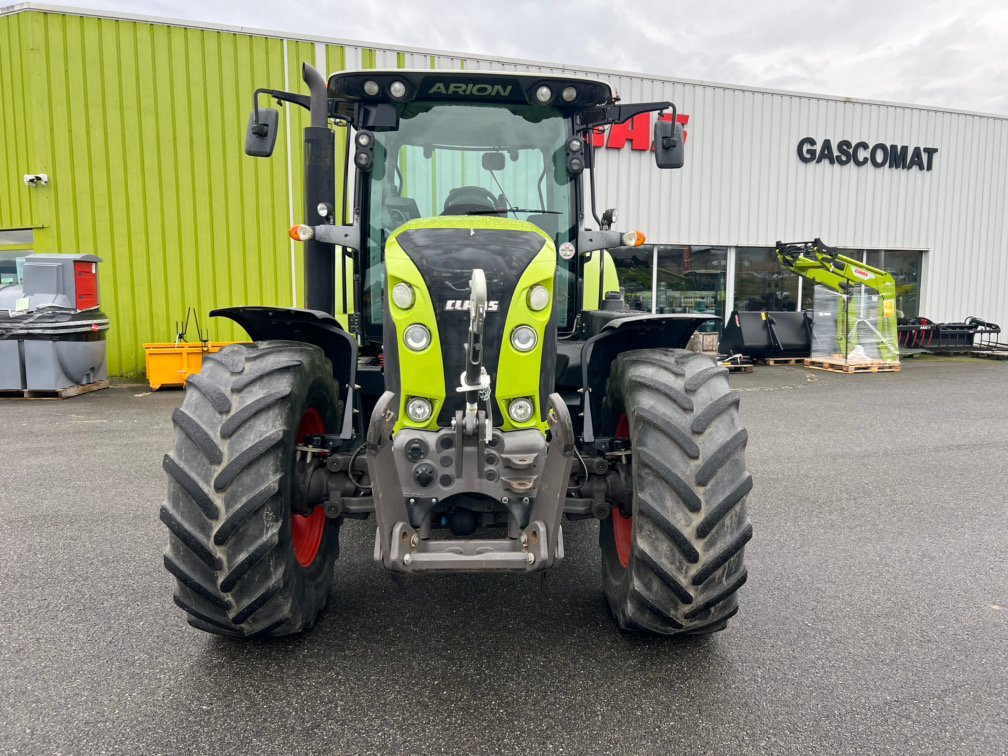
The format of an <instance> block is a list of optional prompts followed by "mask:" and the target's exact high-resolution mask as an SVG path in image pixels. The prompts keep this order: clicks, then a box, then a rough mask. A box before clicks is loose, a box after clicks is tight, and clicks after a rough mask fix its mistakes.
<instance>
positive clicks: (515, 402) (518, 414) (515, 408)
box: [508, 397, 535, 423]
mask: <svg viewBox="0 0 1008 756" xmlns="http://www.w3.org/2000/svg"><path fill="white" fill-rule="evenodd" d="M534 409H535V407H534V406H533V405H532V400H531V399H525V398H524V397H522V398H521V399H512V400H511V403H510V404H509V405H508V414H509V415H510V416H511V419H512V420H514V421H515V422H516V423H527V422H528V421H529V420H531V419H532V411H533V410H534Z"/></svg>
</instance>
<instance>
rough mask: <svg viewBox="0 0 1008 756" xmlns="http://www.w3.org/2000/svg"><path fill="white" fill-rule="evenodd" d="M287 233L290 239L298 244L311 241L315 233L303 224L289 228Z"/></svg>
mask: <svg viewBox="0 0 1008 756" xmlns="http://www.w3.org/2000/svg"><path fill="white" fill-rule="evenodd" d="M288 233H289V234H290V238H291V239H293V240H294V241H299V242H303V241H308V240H309V239H312V238H314V236H315V232H314V231H312V227H311V226H306V225H305V224H304V223H298V224H296V225H294V226H291V227H290V231H288Z"/></svg>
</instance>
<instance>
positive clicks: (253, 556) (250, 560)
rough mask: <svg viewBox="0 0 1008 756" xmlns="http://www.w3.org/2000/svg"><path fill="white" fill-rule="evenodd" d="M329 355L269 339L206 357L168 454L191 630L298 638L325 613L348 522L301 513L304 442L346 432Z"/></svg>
mask: <svg viewBox="0 0 1008 756" xmlns="http://www.w3.org/2000/svg"><path fill="white" fill-rule="evenodd" d="M337 397H339V390H338V387H337V385H336V382H335V380H334V379H333V374H332V367H331V365H330V363H329V361H328V360H327V359H326V358H325V357H324V355H323V354H322V351H321V350H320V349H319V348H318V347H315V346H311V345H308V344H303V343H299V342H287V341H263V342H256V343H254V344H238V345H234V346H229V347H227V348H225V349H223V350H222V351H220V352H219V353H217V354H210V355H207V356H206V357H205V358H204V360H203V369H202V370H201V371H200V373H199V374H197V375H194V376H191V377H190V378H189V381H188V383H187V389H186V397H185V401H184V402H183V403H182V406H181V407H180V408H179V409H177V410H175V412H174V414H173V415H172V421H173V422H174V424H175V446H174V449H173V450H172V451H171V452H169V453H168V454H166V455H165V458H164V469H165V472H167V474H168V498H167V501H166V502H165V504H164V505H163V506H162V507H161V521H162V522H163V523H164V524H165V525H166V526H167V528H168V530H169V538H168V549H167V551H166V552H165V555H164V564H165V567H166V568H167V569H168V571H169V572H170V573H171V574H172V575H173V576H174V577H175V580H176V590H175V603H176V604H178V606H179V607H180V608H181V609H182V610H183V611H184V612H185V613H186V618H187V619H188V621H189V624H190V625H192V626H193V627H197V628H199V629H200V630H205V631H207V632H210V633H216V634H220V635H234V636H256V635H271V636H278V635H290V634H292V633H297V632H301V631H302V630H306V629H309V628H310V627H312V626H313V625H314V624H315V621H316V619H317V618H318V616H319V614H320V613H321V612H322V609H323V608H324V607H325V604H326V601H327V599H328V595H329V588H330V586H331V584H332V576H333V562H334V560H335V558H336V555H337V550H338V537H339V533H338V529H339V523H338V521H334V520H327V519H326V517H325V513H324V512H323V510H322V508H321V507H317V508H316V509H315V510H314V511H313V512H312V513H311V514H310V515H309V516H307V517H302V516H300V515H297V514H294V513H293V512H292V511H291V500H292V492H293V477H292V470H293V466H294V460H295V449H294V447H295V444H296V443H297V442H298V441H300V440H301V439H302V438H303V437H304V436H305V435H306V434H315V433H324V432H325V431H326V429H332V428H335V427H337V420H338V409H339V407H338V399H337Z"/></svg>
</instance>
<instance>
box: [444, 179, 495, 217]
mask: <svg viewBox="0 0 1008 756" xmlns="http://www.w3.org/2000/svg"><path fill="white" fill-rule="evenodd" d="M496 209H497V196H496V195H495V194H494V193H493V192H491V191H490V190H489V189H484V188H483V187H482V186H459V187H456V188H455V189H452V190H451V191H450V192H448V196H447V198H445V203H444V210H442V211H441V215H465V214H466V213H471V212H473V211H474V210H496Z"/></svg>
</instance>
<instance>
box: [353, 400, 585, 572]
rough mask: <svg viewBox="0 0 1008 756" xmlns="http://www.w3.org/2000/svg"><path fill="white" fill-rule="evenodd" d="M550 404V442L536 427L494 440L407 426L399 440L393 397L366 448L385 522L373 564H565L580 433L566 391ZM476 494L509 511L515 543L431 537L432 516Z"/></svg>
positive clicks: (510, 538) (526, 568)
mask: <svg viewBox="0 0 1008 756" xmlns="http://www.w3.org/2000/svg"><path fill="white" fill-rule="evenodd" d="M549 402H550V412H549V414H548V422H549V428H550V440H549V441H548V442H547V441H546V438H545V436H544V435H543V434H542V433H541V432H539V431H537V430H525V431H510V432H503V433H502V432H501V431H499V430H494V433H493V438H492V440H491V442H490V443H489V444H486V443H484V439H483V438H482V437H481V436H479V435H476V436H466V435H463V433H462V429H461V427H460V424H456V428H454V429H449V428H445V429H442V430H440V431H416V430H401V431H400V432H399V433H397V434H396V436H395V438H393V437H392V429H393V428H394V426H395V422H396V408H397V407H398V399H397V397H396V395H395V394H393V393H392V392H390V391H387V392H385V393H384V394H383V395H382V397H381V399H379V400H378V404H377V405H376V406H375V409H374V412H373V413H372V415H371V421H370V424H369V426H368V434H367V442H366V453H367V462H368V470H369V473H370V477H371V484H372V492H373V500H374V507H375V515H376V519H377V521H378V528H377V532H376V534H375V551H374V558H375V561H380V562H382V564H384V565H385V567H386V568H388V569H390V570H394V571H396V572H421V571H425V570H442V571H443V570H458V571H486V570H508V571H521V572H532V571H536V570H541V569H545V568H546V567H549V566H551V565H552V564H553V562H554V561H556V560H557V559H562V558H563V535H562V533H561V529H560V523H561V519H562V516H563V505H564V499H565V496H566V491H567V485H568V480H569V478H570V470H571V464H572V462H573V459H574V453H575V452H574V430H573V427H572V424H571V418H570V414H569V412H568V410H567V406H566V405H565V404H564V402H563V400H562V398H561V397H560V395H559V394H551V395H550V398H549ZM471 497H478V499H479V500H481V501H486V502H491V503H493V504H494V506H495V507H496V508H497V509H501V508H504V509H506V510H507V513H508V534H507V537H505V538H499V539H465V538H458V537H456V538H445V539H437V540H434V539H431V524H430V523H431V517H432V512H435V511H436V510H439V511H443V507H444V505H445V504H447V503H450V502H452V501H459V500H461V499H469V498H471ZM439 504H440V505H441V506H440V507H439Z"/></svg>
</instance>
